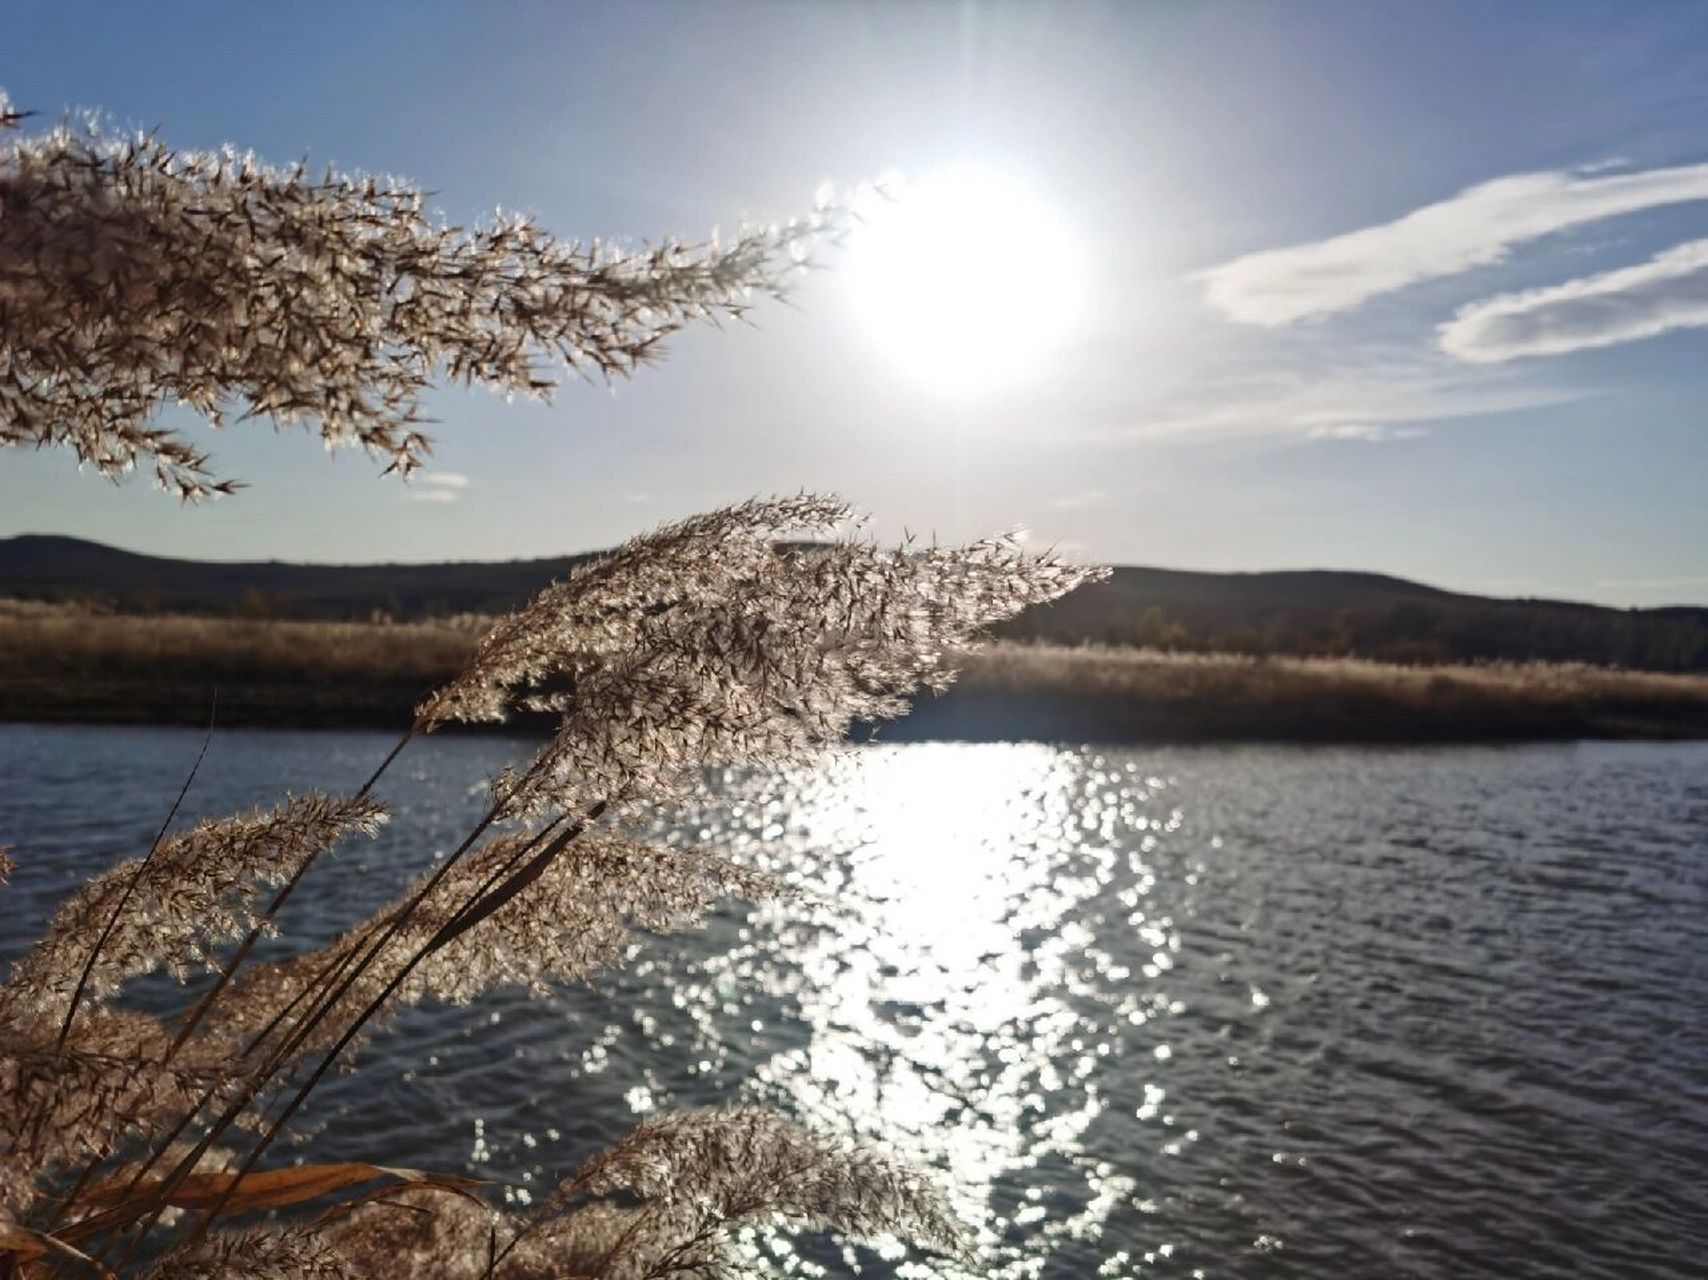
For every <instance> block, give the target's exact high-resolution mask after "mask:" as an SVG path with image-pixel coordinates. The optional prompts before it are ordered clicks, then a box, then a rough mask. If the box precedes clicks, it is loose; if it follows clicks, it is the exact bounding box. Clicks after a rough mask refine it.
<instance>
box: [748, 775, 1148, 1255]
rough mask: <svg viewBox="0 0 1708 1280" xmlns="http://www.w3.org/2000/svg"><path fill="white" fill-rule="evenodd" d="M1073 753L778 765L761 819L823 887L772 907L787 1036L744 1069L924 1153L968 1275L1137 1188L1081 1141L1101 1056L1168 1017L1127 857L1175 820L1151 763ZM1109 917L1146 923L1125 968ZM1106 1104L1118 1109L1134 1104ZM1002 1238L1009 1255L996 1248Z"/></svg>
mask: <svg viewBox="0 0 1708 1280" xmlns="http://www.w3.org/2000/svg"><path fill="white" fill-rule="evenodd" d="M1086 764H1087V761H1086V759H1085V757H1084V755H1083V754H1082V753H1080V752H1075V751H1064V750H1059V749H1056V748H1051V747H1046V746H1034V745H1013V746H1002V747H991V748H985V749H980V750H977V751H969V750H968V749H967V748H965V747H957V746H909V747H907V748H905V749H904V750H865V751H860V752H855V753H851V754H850V755H849V756H847V757H844V758H842V759H841V760H839V761H838V762H837V764H836V765H835V766H833V767H832V768H831V769H830V770H828V771H824V772H822V773H821V775H820V776H819V777H817V778H801V779H795V780H792V784H793V785H790V786H788V787H786V788H784V789H785V790H786V791H787V792H788V793H789V794H790V797H791V800H792V802H793V803H794V806H795V807H794V808H793V810H792V812H789V813H787V814H784V813H778V812H769V813H767V814H766V815H765V818H766V821H767V826H768V829H769V833H770V834H771V835H773V836H774V837H775V836H777V835H779V834H782V837H783V840H784V842H785V843H787V844H788V845H790V846H793V847H794V848H795V849H797V850H798V851H799V853H798V854H797V856H796V858H795V859H794V864H795V865H796V866H797V867H800V868H803V869H804V870H803V880H804V882H805V887H807V888H808V889H809V890H810V891H812V892H814V893H816V894H819V895H822V897H821V899H820V905H818V906H816V907H814V908H811V909H809V910H807V911H805V912H804V913H803V912H802V911H801V910H800V908H799V907H793V908H785V909H783V910H782V911H781V912H780V913H777V914H776V915H774V916H773V923H774V924H775V925H776V927H777V928H778V930H779V932H780V933H781V935H782V937H781V939H780V943H779V945H780V946H782V947H783V948H786V949H787V950H788V953H789V954H790V957H791V961H792V967H791V968H790V969H789V970H787V971H781V972H779V971H777V970H770V971H768V972H767V974H766V976H767V977H768V978H769V979H770V980H771V981H772V982H773V984H774V986H773V990H772V991H771V994H772V995H773V996H775V997H778V998H781V999H785V1000H788V1001H791V1002H792V1003H793V1005H794V1007H795V1009H796V1010H797V1012H796V1014H795V1016H796V1017H798V1019H799V1020H800V1022H801V1023H802V1024H804V1026H805V1028H806V1030H807V1035H806V1037H805V1043H804V1044H800V1045H797V1046H792V1047H788V1048H783V1049H780V1050H778V1051H777V1052H775V1053H773V1054H772V1055H771V1056H770V1058H769V1059H768V1060H767V1061H765V1062H764V1063H763V1064H762V1065H760V1067H759V1068H758V1070H757V1071H756V1073H755V1079H756V1082H757V1086H758V1088H759V1089H760V1090H761V1091H762V1092H764V1093H766V1094H769V1095H770V1096H772V1097H774V1098H775V1099H776V1100H779V1101H782V1102H783V1103H784V1104H785V1105H787V1106H788V1107H789V1108H790V1109H791V1110H793V1111H795V1112H796V1113H797V1114H800V1115H802V1116H803V1117H806V1118H809V1119H812V1120H814V1121H816V1122H818V1123H821V1124H826V1125H830V1126H832V1127H836V1128H841V1129H843V1130H845V1131H852V1132H854V1133H856V1134H858V1135H859V1136H862V1137H865V1138H867V1139H869V1140H873V1141H880V1142H882V1143H885V1144H887V1145H889V1146H891V1147H892V1148H900V1149H901V1150H902V1151H903V1152H904V1153H905V1154H907V1155H909V1156H911V1157H912V1158H914V1159H916V1160H919V1161H921V1162H923V1163H926V1164H930V1165H935V1166H937V1167H938V1168H939V1169H940V1170H943V1171H945V1172H946V1173H947V1174H948V1175H949V1179H950V1181H951V1183H952V1194H953V1195H954V1196H955V1198H956V1201H957V1207H958V1209H959V1210H960V1211H961V1213H962V1214H963V1216H964V1217H965V1218H966V1220H967V1221H968V1222H969V1223H972V1224H974V1225H975V1226H976V1227H977V1229H978V1232H979V1236H980V1243H981V1246H982V1249H981V1253H982V1254H983V1257H982V1258H981V1262H980V1267H979V1274H984V1275H1008V1274H1012V1275H1016V1276H1019V1275H1026V1274H1031V1273H1033V1271H1034V1270H1035V1268H1036V1266H1037V1265H1039V1262H1040V1260H1041V1259H1043V1258H1047V1257H1048V1256H1049V1250H1048V1249H1047V1248H1045V1249H1039V1248H1038V1245H1039V1244H1040V1243H1042V1241H1043V1240H1044V1239H1048V1238H1049V1237H1052V1236H1062V1237H1071V1238H1074V1239H1079V1240H1091V1239H1095V1238H1096V1236H1097V1235H1098V1234H1099V1232H1100V1230H1101V1226H1102V1223H1103V1222H1104V1220H1105V1219H1106V1218H1107V1217H1108V1215H1109V1214H1110V1213H1111V1212H1112V1211H1113V1210H1114V1209H1115V1208H1116V1207H1117V1206H1119V1205H1131V1204H1134V1203H1136V1201H1135V1195H1136V1192H1137V1191H1138V1185H1137V1183H1136V1181H1135V1179H1134V1176H1133V1174H1134V1170H1133V1168H1132V1167H1131V1166H1127V1165H1124V1166H1123V1167H1121V1168H1119V1169H1117V1167H1116V1165H1115V1163H1114V1162H1112V1161H1110V1160H1109V1159H1107V1158H1098V1156H1097V1155H1096V1154H1094V1153H1093V1152H1092V1151H1091V1150H1090V1149H1089V1147H1088V1146H1087V1144H1086V1142H1085V1137H1086V1135H1087V1132H1088V1131H1089V1130H1091V1129H1093V1128H1094V1127H1095V1126H1097V1125H1099V1123H1100V1120H1101V1118H1102V1117H1103V1116H1104V1114H1105V1112H1106V1111H1107V1110H1108V1108H1109V1107H1110V1106H1111V1100H1110V1099H1109V1098H1108V1097H1106V1096H1105V1093H1104V1086H1103V1085H1102V1083H1100V1082H1101V1081H1104V1080H1106V1079H1109V1078H1110V1077H1111V1073H1110V1072H1109V1071H1108V1067H1109V1065H1110V1059H1112V1058H1115V1057H1119V1056H1122V1055H1130V1056H1133V1057H1134V1059H1135V1060H1138V1055H1134V1054H1133V1053H1132V1050H1133V1048H1134V1047H1135V1044H1138V1043H1141V1042H1142V1043H1143V1045H1144V1046H1145V1051H1146V1052H1149V1053H1152V1054H1154V1055H1155V1058H1154V1061H1160V1060H1161V1059H1162V1058H1163V1057H1165V1056H1166V1051H1167V1046H1166V1044H1164V1043H1163V1042H1162V1041H1161V1040H1160V1038H1158V1037H1157V1036H1155V1035H1154V1034H1151V1032H1152V1031H1153V1029H1152V1028H1150V1027H1147V1026H1146V1024H1147V1023H1148V1022H1150V1021H1151V1020H1152V1019H1153V1018H1155V1017H1156V1016H1157V1015H1158V1014H1159V1013H1161V1014H1167V1013H1169V1012H1171V1011H1172V1012H1178V1011H1179V1009H1178V1006H1177V1002H1172V1001H1170V1000H1169V998H1168V997H1167V996H1166V995H1165V994H1164V993H1162V992H1161V991H1160V990H1158V989H1157V983H1156V981H1155V980H1156V979H1158V978H1159V977H1161V976H1162V975H1164V974H1165V973H1166V970H1167V967H1168V964H1169V960H1168V956H1169V951H1170V948H1171V946H1174V947H1177V946H1178V940H1177V939H1176V938H1175V937H1174V935H1173V931H1172V922H1171V921H1169V920H1168V919H1166V918H1162V919H1154V920H1153V919H1150V918H1149V917H1147V915H1146V912H1145V910H1144V905H1143V904H1144V902H1145V900H1146V898H1147V895H1148V894H1149V893H1150V891H1151V888H1152V887H1153V886H1154V884H1155V882H1156V873H1155V871H1154V870H1153V869H1152V868H1151V867H1149V866H1148V865H1147V864H1146V863H1145V862H1144V860H1143V857H1142V855H1141V854H1139V853H1136V852H1131V851H1132V850H1137V849H1140V848H1144V847H1147V846H1148V847H1150V848H1154V847H1155V844H1156V839H1158V838H1160V837H1161V836H1162V835H1164V834H1165V833H1166V831H1167V830H1169V829H1171V824H1172V825H1173V826H1177V825H1178V822H1179V815H1177V814H1175V815H1170V814H1168V813H1167V812H1166V811H1165V812H1161V813H1160V814H1159V813H1158V812H1157V810H1156V807H1155V805H1154V804H1152V803H1151V801H1152V799H1153V797H1154V795H1155V793H1156V792H1157V791H1160V790H1161V789H1162V786H1163V784H1162V782H1161V780H1159V779H1144V778H1126V777H1123V778H1121V779H1120V780H1119V782H1120V785H1111V782H1112V781H1114V779H1112V777H1111V776H1110V775H1105V774H1099V773H1097V772H1095V771H1093V772H1090V773H1088V771H1087V769H1086ZM797 788H798V789H797ZM1153 823H1154V832H1152V833H1151V834H1149V835H1147V836H1146V837H1144V839H1142V840H1141V839H1140V838H1138V837H1136V836H1135V835H1134V832H1135V831H1139V830H1145V829H1146V828H1147V827H1150V826H1152V825H1153ZM1112 890H1113V891H1114V895H1113V896H1112V893H1111V891H1112ZM1112 906H1117V907H1119V908H1120V910H1121V911H1122V912H1124V914H1117V915H1114V916H1110V915H1109V914H1108V913H1109V909H1110V908H1111V907H1112ZM1111 930H1113V931H1115V932H1116V934H1118V935H1119V937H1120V938H1121V939H1127V938H1130V937H1131V936H1132V935H1133V934H1134V932H1135V931H1137V932H1140V933H1143V934H1144V935H1145V936H1146V942H1145V949H1146V951H1147V952H1149V953H1152V962H1151V963H1150V964H1147V965H1145V966H1144V969H1145V975H1146V977H1145V978H1144V979H1142V980H1141V979H1138V978H1137V976H1136V975H1135V974H1133V973H1132V972H1131V970H1130V968H1129V967H1128V966H1126V965H1122V964H1119V963H1117V961H1116V959H1115V957H1114V955H1113V954H1111V951H1110V949H1109V948H1110V947H1111V945H1115V946H1117V947H1118V948H1119V950H1120V951H1121V953H1122V954H1127V953H1128V952H1130V950H1131V946H1130V944H1129V943H1127V942H1124V941H1123V942H1114V943H1112V939H1111V936H1110V931H1111ZM779 979H781V981H782V983H783V984H785V985H786V987H787V989H786V990H779V989H776V986H775V984H776V983H777V981H778V980H779ZM1116 991H1119V992H1121V993H1122V994H1120V995H1118V996H1117V995H1115V994H1113V993H1114V992H1116ZM1153 1088H1154V1089H1155V1090H1156V1092H1155V1095H1154V1096H1155V1097H1156V1098H1158V1099H1160V1098H1161V1097H1162V1090H1161V1088H1160V1087H1156V1086H1151V1085H1146V1086H1145V1089H1146V1093H1145V1095H1144V1097H1145V1100H1146V1101H1147V1102H1148V1100H1149V1099H1150V1098H1151V1097H1152V1094H1151V1090H1152V1089H1153ZM1122 1105H1123V1106H1124V1108H1125V1117H1124V1118H1125V1120H1126V1123H1129V1124H1130V1123H1131V1120H1133V1119H1140V1120H1142V1119H1144V1118H1145V1112H1144V1110H1143V1108H1142V1107H1141V1106H1140V1104H1139V1100H1138V1099H1133V1100H1124V1101H1123V1103H1122ZM1101 1145H1103V1146H1107V1144H1101ZM1043 1186H1048V1187H1050V1188H1051V1190H1050V1191H1049V1192H1046V1191H1044V1190H1043V1189H1042V1187H1043ZM1021 1238H1025V1239H1026V1240H1028V1241H1029V1245H1028V1247H1027V1248H1026V1250H1024V1252H1022V1251H1019V1250H1014V1249H1012V1248H1009V1247H1005V1246H1011V1245H1013V1244H1014V1243H1015V1242H1016V1241H1017V1240H1019V1239H1021ZM1004 1259H1005V1260H1006V1265H1003V1264H1002V1262H1001V1260H1004ZM922 1274H923V1273H922Z"/></svg>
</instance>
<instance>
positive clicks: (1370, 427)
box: [1305, 422, 1427, 444]
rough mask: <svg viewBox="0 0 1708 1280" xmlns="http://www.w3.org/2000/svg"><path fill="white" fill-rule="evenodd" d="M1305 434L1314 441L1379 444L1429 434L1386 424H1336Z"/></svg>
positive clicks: (1417, 428)
mask: <svg viewBox="0 0 1708 1280" xmlns="http://www.w3.org/2000/svg"><path fill="white" fill-rule="evenodd" d="M1305 434H1306V436H1307V437H1308V438H1309V439H1312V440H1358V441H1362V442H1364V443H1366V444H1379V443H1381V442H1382V441H1384V440H1415V439H1416V438H1417V437H1419V436H1421V435H1425V434H1427V433H1426V432H1425V431H1424V429H1423V428H1422V427H1397V426H1393V425H1391V424H1389V423H1386V422H1336V423H1325V424H1324V425H1322V426H1319V427H1312V428H1311V429H1310V430H1309V431H1308V432H1306V433H1305Z"/></svg>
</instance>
